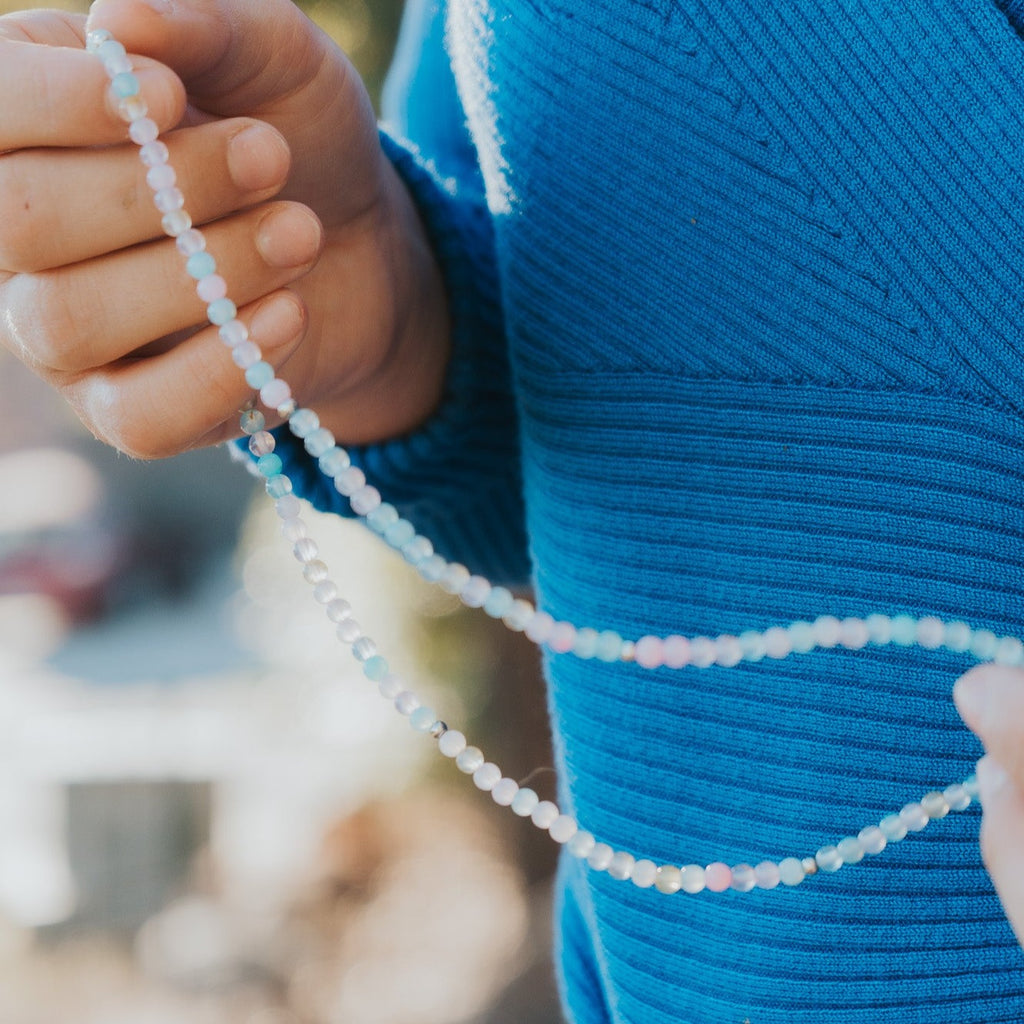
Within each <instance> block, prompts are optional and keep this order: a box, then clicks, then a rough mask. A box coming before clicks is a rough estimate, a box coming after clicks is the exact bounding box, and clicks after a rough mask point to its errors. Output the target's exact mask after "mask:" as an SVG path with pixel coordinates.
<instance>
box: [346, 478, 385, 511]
mask: <svg viewBox="0 0 1024 1024" xmlns="http://www.w3.org/2000/svg"><path fill="white" fill-rule="evenodd" d="M380 502H381V498H380V491H378V490H377V488H376V487H371V486H370V485H369V484H364V485H363V486H362V487H360V488H359V489H358V490H356V491H354V492H353V493H352V496H351V497H350V498H349V504H350V505H351V506H352V511H353V512H355V514H356V515H357V516H365V515H367V514H368V513H370V512H372V511H373V510H374V509H375V508H378V507H379V506H380Z"/></svg>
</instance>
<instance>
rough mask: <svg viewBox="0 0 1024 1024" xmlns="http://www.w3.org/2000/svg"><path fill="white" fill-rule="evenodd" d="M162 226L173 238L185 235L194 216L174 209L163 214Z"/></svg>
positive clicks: (214, 321)
mask: <svg viewBox="0 0 1024 1024" xmlns="http://www.w3.org/2000/svg"><path fill="white" fill-rule="evenodd" d="M160 227H161V228H163V232H164V234H165V235H170V236H171V238H177V237H178V235H183V234H184V233H185V232H186V231H188V230H189V228H191V227H192V218H191V217H190V216H189V215H188V214H187V213H186V212H185V211H184V210H174V211H172V212H171V213H165V214H164V215H163V217H162V218H161V220H160ZM206 312H207V316H208V317H209V319H210V320H211V322H212V323H217V321H216V320H214V319H213V317H210V316H209V312H210V311H209V310H207V311H206ZM232 315H234V314H232ZM230 319H231V317H226V318H225V322H226V321H227V320H230Z"/></svg>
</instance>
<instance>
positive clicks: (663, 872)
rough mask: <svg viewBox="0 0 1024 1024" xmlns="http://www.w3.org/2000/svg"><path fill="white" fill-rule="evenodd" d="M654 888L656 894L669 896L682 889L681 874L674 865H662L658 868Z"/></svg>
mask: <svg viewBox="0 0 1024 1024" xmlns="http://www.w3.org/2000/svg"><path fill="white" fill-rule="evenodd" d="M654 886H655V888H656V889H657V890H658V892H663V893H665V895H666V896H671V895H672V893H675V892H679V890H680V889H681V888H682V887H683V873H682V871H680V870H679V868H677V867H676V866H675V865H674V864H662V865H661V867H659V868H658V873H657V877H656V878H655V879H654Z"/></svg>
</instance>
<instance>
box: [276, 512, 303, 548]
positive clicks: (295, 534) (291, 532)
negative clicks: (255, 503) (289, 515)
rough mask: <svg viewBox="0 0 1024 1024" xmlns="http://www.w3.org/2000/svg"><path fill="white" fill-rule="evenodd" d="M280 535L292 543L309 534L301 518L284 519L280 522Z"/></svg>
mask: <svg viewBox="0 0 1024 1024" xmlns="http://www.w3.org/2000/svg"><path fill="white" fill-rule="evenodd" d="M281 536H282V537H284V539H285V540H287V541H290V542H291V543H292V544H294V543H295V542H296V541H297V540H302V538H303V537H308V536H309V530H308V528H307V527H306V524H305V522H304V521H303V520H302V519H298V518H296V519H286V520H284V522H283V523H281Z"/></svg>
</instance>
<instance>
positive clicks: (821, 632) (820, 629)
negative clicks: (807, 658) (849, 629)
mask: <svg viewBox="0 0 1024 1024" xmlns="http://www.w3.org/2000/svg"><path fill="white" fill-rule="evenodd" d="M842 632H843V627H842V624H841V623H840V621H839V620H838V619H837V618H836V617H835V616H834V615H822V616H819V617H818V618H817V619H815V620H814V641H815V643H816V644H817V645H818V646H819V647H822V648H825V649H826V650H827V649H830V648H832V647H835V646H836V644H838V643H839V638H840V637H841V636H842Z"/></svg>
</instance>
